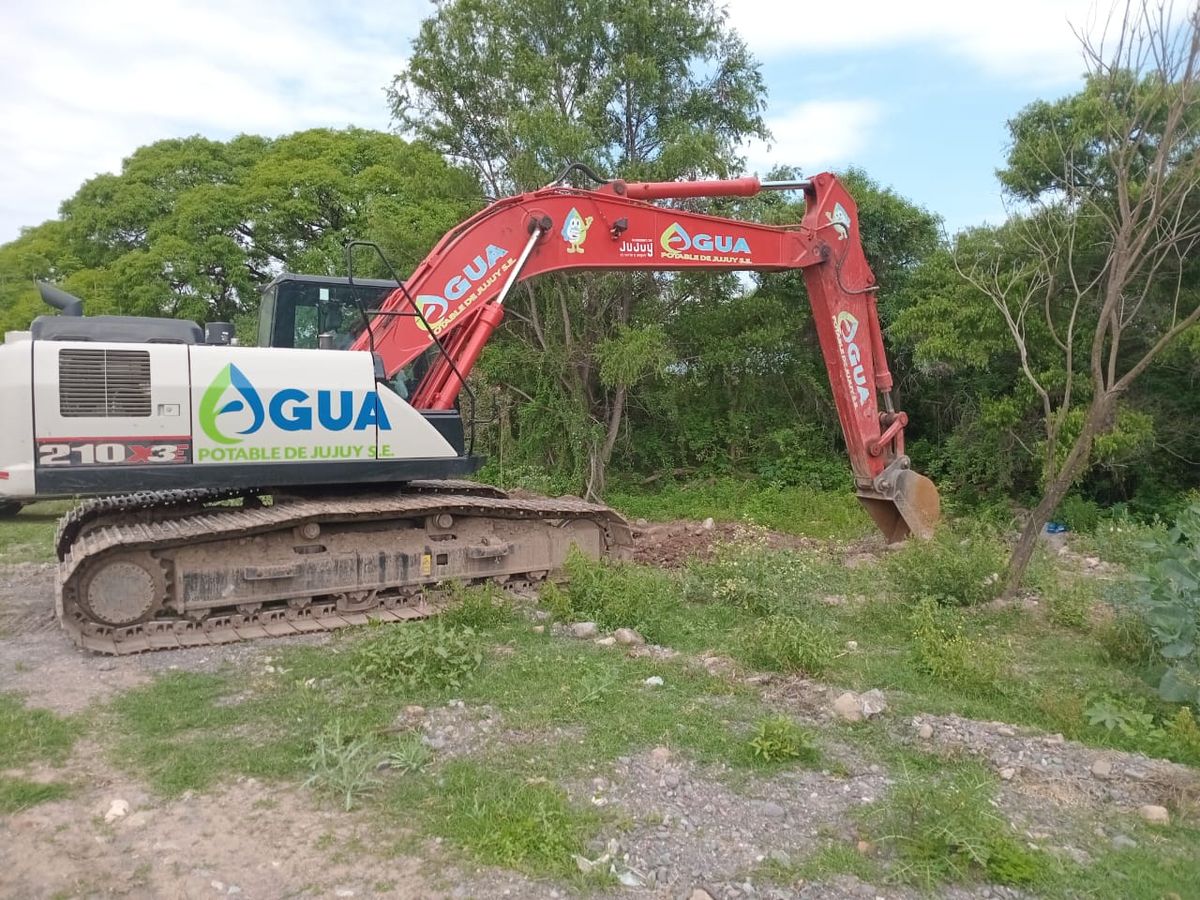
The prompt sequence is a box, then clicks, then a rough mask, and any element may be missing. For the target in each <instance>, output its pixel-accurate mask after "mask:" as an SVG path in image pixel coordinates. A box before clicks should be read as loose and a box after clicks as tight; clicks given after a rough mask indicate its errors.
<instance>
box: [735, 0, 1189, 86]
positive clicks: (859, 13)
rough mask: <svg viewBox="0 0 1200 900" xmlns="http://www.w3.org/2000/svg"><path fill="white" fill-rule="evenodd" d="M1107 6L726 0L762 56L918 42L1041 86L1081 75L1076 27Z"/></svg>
mask: <svg viewBox="0 0 1200 900" xmlns="http://www.w3.org/2000/svg"><path fill="white" fill-rule="evenodd" d="M1097 4H1099V5H1097ZM1184 5H1186V4H1184ZM1109 8H1110V7H1109V3H1108V0H1006V2H1004V3H996V2H986V0H921V2H907V3H905V2H896V0H843V2H842V3H840V4H838V5H837V6H836V7H834V8H833V11H832V13H831V14H827V15H817V14H815V13H816V10H817V8H816V7H812V6H809V5H807V4H801V3H797V2H795V0H728V9H729V19H730V22H731V24H732V25H733V26H734V27H735V28H737V30H738V31H739V32H740V33H741V35H742V36H743V37H744V38H745V39H746V42H747V43H748V44H749V46H750V49H751V50H752V51H754V52H755V53H756V54H757V55H759V56H760V57H764V58H770V57H776V56H781V55H785V54H797V53H813V54H817V53H828V52H837V51H846V50H869V49H883V48H886V47H894V46H904V45H908V46H919V47H926V48H928V49H929V50H930V51H931V52H934V53H944V54H947V55H950V56H957V57H961V58H964V59H966V60H968V61H970V62H972V63H974V64H975V65H977V66H978V67H979V68H980V69H981V70H982V71H984V72H985V73H986V74H989V75H993V76H999V77H1003V78H1011V79H1017V80H1020V81H1022V82H1025V83H1029V84H1034V85H1038V86H1042V85H1051V84H1062V83H1066V82H1070V81H1072V80H1074V79H1075V78H1077V77H1078V76H1079V74H1080V73H1081V72H1082V71H1083V61H1082V57H1081V55H1080V47H1079V41H1078V39H1077V38H1076V37H1075V35H1074V34H1073V33H1072V30H1071V27H1072V25H1073V26H1075V28H1076V29H1080V30H1082V31H1084V32H1086V33H1090V34H1096V33H1098V31H1099V29H1101V28H1102V27H1103V25H1104V23H1105V20H1106V18H1107V16H1108V11H1109ZM801 10H804V12H801Z"/></svg>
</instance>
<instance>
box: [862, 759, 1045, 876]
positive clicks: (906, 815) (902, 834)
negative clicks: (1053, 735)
mask: <svg viewBox="0 0 1200 900" xmlns="http://www.w3.org/2000/svg"><path fill="white" fill-rule="evenodd" d="M995 793H996V781H995V778H994V777H993V776H992V775H991V774H990V773H988V772H987V771H986V770H984V769H983V767H982V766H981V765H979V764H978V763H975V762H959V763H954V764H951V763H946V764H945V765H944V766H943V767H942V768H941V769H940V770H939V771H938V772H937V773H928V772H911V771H907V770H905V771H902V772H901V774H900V776H899V778H898V779H897V780H896V783H895V784H893V785H892V787H891V789H890V791H889V792H888V795H887V796H886V797H885V798H884V799H883V801H882V802H880V803H879V804H876V805H874V806H872V807H871V808H869V809H867V810H865V811H864V812H863V813H862V824H863V827H864V828H865V829H866V831H867V834H868V835H869V836H870V837H871V838H872V840H874V842H875V843H877V844H879V845H881V846H882V847H884V848H885V849H886V850H887V851H889V853H890V854H891V857H892V859H891V865H890V867H889V872H888V879H889V880H892V881H900V882H905V883H908V884H915V885H918V886H920V887H922V888H924V889H926V890H931V889H932V888H933V887H935V886H936V885H938V884H940V883H943V882H963V881H981V880H987V881H992V882H998V883H1001V884H1012V885H1018V886H1021V887H1031V886H1035V885H1037V884H1039V883H1042V882H1045V881H1048V880H1049V879H1050V878H1052V877H1053V876H1054V875H1055V873H1056V871H1057V869H1058V865H1057V862H1056V861H1055V860H1054V859H1053V858H1052V857H1050V856H1049V855H1048V854H1046V853H1044V852H1042V851H1039V850H1034V849H1031V848H1030V847H1029V846H1028V845H1026V844H1025V843H1024V841H1023V840H1022V839H1021V837H1020V836H1019V835H1018V834H1017V833H1016V832H1015V831H1014V830H1013V828H1012V827H1011V826H1010V825H1009V824H1008V823H1007V822H1006V821H1005V819H1004V817H1003V816H1002V815H1001V814H1000V812H999V810H998V809H997V808H996V807H995V806H993V805H992V802H991V801H992V798H993V797H994V795H995Z"/></svg>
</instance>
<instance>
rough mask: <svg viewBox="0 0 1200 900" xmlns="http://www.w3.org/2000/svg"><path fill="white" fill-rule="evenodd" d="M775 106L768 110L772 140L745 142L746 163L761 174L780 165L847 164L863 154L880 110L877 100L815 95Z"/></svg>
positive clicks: (807, 168)
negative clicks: (824, 98)
mask: <svg viewBox="0 0 1200 900" xmlns="http://www.w3.org/2000/svg"><path fill="white" fill-rule="evenodd" d="M774 110H775V111H774V112H773V113H771V114H769V115H768V116H767V127H768V128H769V129H770V130H771V134H772V135H773V140H771V141H769V142H764V141H759V140H754V141H751V142H749V143H748V144H747V145H746V146H745V147H744V152H745V155H746V164H747V166H748V168H749V169H750V171H756V172H758V173H759V174H760V175H765V174H766V173H767V172H768V171H769V170H770V169H771V168H773V167H775V166H779V165H785V166H796V167H798V168H800V169H801V170H802V171H804V172H805V173H806V174H814V173H816V172H820V171H822V170H824V169H832V168H840V167H842V166H845V165H847V164H848V163H850V162H852V161H853V160H854V159H855V158H856V157H858V156H860V155H861V153H862V151H863V150H864V149H865V147H866V144H867V141H868V139H869V138H870V136H871V133H872V131H873V130H874V128H875V126H876V125H877V124H879V121H880V118H881V116H882V108H881V107H880V105H879V104H878V103H876V102H875V101H873V100H812V101H808V102H805V103H798V104H795V105H794V106H789V107H783V108H779V107H775V108H774Z"/></svg>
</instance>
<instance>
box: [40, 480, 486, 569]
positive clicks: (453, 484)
mask: <svg viewBox="0 0 1200 900" xmlns="http://www.w3.org/2000/svg"><path fill="white" fill-rule="evenodd" d="M404 489H405V490H406V491H412V492H415V493H454V494H471V495H484V496H489V497H504V496H506V495H505V494H504V492H503V491H501V490H499V489H497V488H494V487H492V486H491V485H486V484H479V483H477V482H474V481H462V480H456V479H445V480H442V481H428V480H427V481H410V482H408V483H407V484H406V485H405V487H404ZM265 493H270V491H268V490H265V489H255V488H237V489H236V490H233V489H220V488H191V489H186V490H177V491H135V492H133V493H131V494H117V495H115V496H112V497H96V498H93V499H90V500H85V501H83V502H82V503H80V504H79V505H78V506H75V507H74V508H72V509H71V510H70V511H69V512H67V514H66V515H65V516H63V517H62V518H61V519H59V520H58V529H57V532H56V533H55V536H54V552H55V553H56V554H57V555H58V558H59V560H60V561H61V560H63V559H65V558H66V556H67V552H68V551H69V550H70V549H71V545H72V544H74V543H75V539H76V538H77V537H79V533H80V532H81V531H83V529H84V527H85V526H87V525H89V524H90V523H92V522H94V521H96V520H97V519H101V518H103V517H105V516H108V515H111V514H113V513H131V512H132V513H137V512H142V511H145V510H158V509H169V508H170V507H173V506H200V505H204V504H206V503H219V502H220V501H222V500H232V499H234V498H235V497H248V496H253V495H257V494H265Z"/></svg>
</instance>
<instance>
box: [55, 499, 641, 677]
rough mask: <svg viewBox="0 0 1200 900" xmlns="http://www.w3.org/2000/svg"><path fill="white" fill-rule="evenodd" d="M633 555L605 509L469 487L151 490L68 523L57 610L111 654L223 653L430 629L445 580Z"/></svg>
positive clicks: (498, 576)
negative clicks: (312, 637)
mask: <svg viewBox="0 0 1200 900" xmlns="http://www.w3.org/2000/svg"><path fill="white" fill-rule="evenodd" d="M631 546H632V539H631V535H630V530H629V527H628V525H627V524H626V523H625V521H624V519H622V518H621V516H619V515H618V514H617V513H615V512H613V511H612V510H611V509H609V508H608V507H605V506H601V505H597V504H592V503H586V502H584V501H582V500H577V499H574V498H559V499H548V498H542V497H529V498H517V497H510V496H508V495H507V494H505V493H504V492H502V491H499V490H496V489H494V488H489V487H487V486H483V485H477V484H471V483H468V482H413V483H411V484H409V485H406V486H405V487H404V488H403V489H400V490H395V491H391V492H381V491H378V490H374V491H370V492H365V491H364V492H361V493H346V492H343V493H339V494H325V495H319V494H314V495H308V496H299V495H284V494H275V495H272V494H262V493H258V492H246V491H241V492H232V491H225V492H222V491H172V492H162V493H142V494H137V495H130V496H124V497H117V498H105V499H101V500H96V501H91V502H89V503H86V504H84V505H83V506H81V507H79V508H78V509H77V510H75V511H74V512H72V513H71V514H70V515H68V516H67V517H66V518H64V520H63V522H62V523H61V525H60V529H59V535H58V541H57V549H58V553H59V558H60V560H61V564H60V567H59V577H58V592H57V612H58V617H59V621H60V622H61V623H62V626H63V628H64V630H65V631H66V632H67V634H68V635H69V636H70V637H71V639H72V640H73V641H74V642H75V643H76V644H77V645H78V646H80V647H82V648H85V649H88V650H93V651H97V652H100V653H108V654H127V653H139V652H144V651H149V650H163V649H171V648H176V647H194V646H204V645H209V644H222V643H229V642H233V641H241V640H251V639H255V638H264V637H277V636H284V635H291V634H301V633H306V632H313V631H328V630H332V629H336V628H343V627H346V626H350V625H359V624H364V623H366V622H368V621H371V620H379V621H384V622H389V621H399V620H402V619H415V618H423V617H426V616H429V615H432V614H434V613H436V612H437V611H439V609H440V608H441V606H442V605H443V603H444V597H445V591H444V590H442V589H439V586H444V585H445V584H446V583H448V582H451V581H457V582H460V583H464V584H479V583H483V582H494V583H498V584H500V585H502V586H506V587H517V586H522V585H527V584H531V583H536V582H539V581H542V580H545V579H546V578H548V577H551V576H552V575H553V574H554V573H556V572H557V571H559V570H560V569H561V567H562V565H563V562H564V561H565V559H566V557H567V554H568V553H569V552H570V550H571V548H572V547H577V548H578V550H579V551H580V552H581V553H583V554H585V555H586V556H588V557H591V558H594V559H599V558H621V557H624V556H627V555H628V552H629V550H630V548H631Z"/></svg>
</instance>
